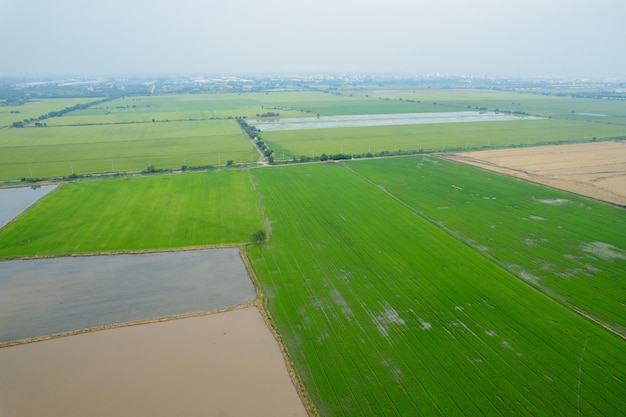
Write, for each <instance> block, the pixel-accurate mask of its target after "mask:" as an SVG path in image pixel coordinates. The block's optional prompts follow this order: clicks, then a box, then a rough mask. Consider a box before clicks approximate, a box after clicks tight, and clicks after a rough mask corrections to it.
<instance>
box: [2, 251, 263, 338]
mask: <svg viewBox="0 0 626 417" xmlns="http://www.w3.org/2000/svg"><path fill="white" fill-rule="evenodd" d="M255 297H256V292H255V289H254V285H253V284H252V281H251V280H250V277H249V275H248V272H247V270H246V267H245V265H244V263H243V261H242V259H241V257H240V254H239V249H238V248H222V249H211V250H196V251H180V252H161V253H146V254H135V255H110V256H87V257H67V258H53V259H34V260H15V261H6V262H0V343H1V342H8V341H13V340H19V339H26V338H36V337H40V336H46V335H52V334H57V333H64V332H71V331H75V330H80V329H85V328H92V327H99V326H106V325H111V324H117V323H126V322H131V321H141V320H149V319H154V318H158V317H167V316H176V315H182V314H189V313H194V312H199V311H209V310H217V309H223V308H227V307H230V306H234V305H239V304H243V303H246V302H248V301H251V300H254V298H255Z"/></svg>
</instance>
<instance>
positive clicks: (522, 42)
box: [0, 0, 626, 79]
mask: <svg viewBox="0 0 626 417" xmlns="http://www.w3.org/2000/svg"><path fill="white" fill-rule="evenodd" d="M625 20H626V1H625V0H524V1H522V0H307V1H303V0H222V1H215V0H208V1H200V0H176V1H172V0H107V1H102V0H0V37H1V40H0V76H3V75H4V76H7V75H44V74H50V75H57V74H75V75H81V74H82V75H104V74H138V73H144V74H145V73H148V74H163V73H194V74H196V73H198V74H208V73H224V72H227V73H260V72H271V73H294V72H298V73H300V72H307V73H308V72H358V73H365V72H393V73H417V74H427V73H431V74H432V73H436V72H440V73H446V74H452V73H454V74H472V75H483V74H484V75H574V76H591V77H604V76H609V77H610V76H617V77H620V78H622V79H626V22H625Z"/></svg>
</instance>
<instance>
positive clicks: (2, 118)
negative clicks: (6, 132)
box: [0, 97, 97, 127]
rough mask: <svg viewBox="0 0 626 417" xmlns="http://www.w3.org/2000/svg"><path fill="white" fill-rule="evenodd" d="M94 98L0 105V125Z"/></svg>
mask: <svg viewBox="0 0 626 417" xmlns="http://www.w3.org/2000/svg"><path fill="white" fill-rule="evenodd" d="M95 100H97V98H84V97H83V98H51V99H38V100H33V101H29V102H27V103H24V104H22V105H19V106H4V105H0V127H5V126H11V125H12V124H13V123H14V122H21V121H24V119H28V120H30V119H31V118H33V119H37V118H38V117H39V116H43V115H44V114H48V113H50V112H53V111H59V110H63V109H65V108H68V107H72V106H74V105H76V104H80V103H88V102H90V101H95ZM16 112H17V113H16ZM42 122H46V123H48V122H49V120H47V119H46V120H42Z"/></svg>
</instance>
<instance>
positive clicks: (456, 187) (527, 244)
mask: <svg viewBox="0 0 626 417" xmlns="http://www.w3.org/2000/svg"><path fill="white" fill-rule="evenodd" d="M350 167H352V169H354V170H355V171H356V172H358V173H359V174H360V175H363V176H364V177H366V178H367V179H368V180H370V181H372V182H374V183H375V184H377V185H378V186H380V187H383V188H384V189H385V190H387V191H388V192H389V193H391V194H392V195H394V196H395V197H396V198H398V199H400V200H401V201H402V202H404V203H405V204H407V205H408V206H410V207H411V208H412V209H413V210H415V211H418V212H419V213H422V214H423V215H424V216H425V217H426V218H428V219H430V220H431V221H432V222H433V223H435V224H438V225H440V226H441V227H443V228H445V229H446V230H448V231H450V232H451V233H452V234H453V235H455V236H456V237H458V238H459V239H461V240H462V241H464V242H466V243H467V244H468V245H470V246H472V247H474V248H476V249H477V250H478V251H479V252H481V253H484V254H485V255H486V256H488V257H489V258H490V259H493V260H495V261H496V262H497V263H499V264H500V265H501V266H502V267H504V268H506V269H508V270H510V271H511V272H512V273H514V274H515V275H517V276H518V277H520V278H522V279H524V280H526V281H527V282H528V283H529V284H532V285H533V286H535V287H537V288H540V289H541V290H542V291H544V292H546V293H547V294H550V295H551V296H553V297H554V298H556V299H558V300H560V301H561V302H563V303H564V304H566V305H570V306H573V307H575V308H578V309H580V310H582V311H584V312H586V313H587V314H590V315H592V316H594V317H596V318H598V319H600V320H601V321H603V322H605V323H607V324H609V325H610V326H612V327H613V328H614V329H616V330H617V331H619V332H621V333H622V335H625V336H626V316H624V295H625V287H624V282H623V281H622V280H621V278H622V277H623V275H624V271H626V235H624V233H623V230H624V229H625V228H626V217H624V212H623V211H622V210H620V209H617V208H614V207H611V206H609V205H606V204H603V203H599V202H595V201H592V200H589V199H586V198H582V197H578V196H576V195H573V194H570V193H567V192H563V191H559V190H554V189H551V188H547V187H543V186H539V185H536V184H532V183H527V182H523V181H519V180H516V179H512V178H509V177H506V176H503V175H498V174H494V173H490V172H486V171H483V170H480V169H476V168H473V167H469V166H465V165H462V164H457V163H453V162H448V161H445V160H441V159H436V158H431V157H411V158H396V159H393V160H377V161H371V162H370V163H366V164H364V163H359V164H351V165H350ZM620 248H621V249H620Z"/></svg>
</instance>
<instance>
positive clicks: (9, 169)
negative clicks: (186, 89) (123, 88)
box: [0, 120, 259, 179]
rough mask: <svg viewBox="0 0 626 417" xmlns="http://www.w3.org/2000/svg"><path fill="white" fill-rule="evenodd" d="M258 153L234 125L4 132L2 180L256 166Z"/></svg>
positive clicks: (209, 122)
mask: <svg viewBox="0 0 626 417" xmlns="http://www.w3.org/2000/svg"><path fill="white" fill-rule="evenodd" d="M258 158H259V154H258V152H257V150H256V149H255V148H254V146H253V145H252V143H250V141H249V140H248V139H247V138H246V136H245V135H244V134H243V132H242V131H241V129H240V128H239V126H238V125H237V123H236V122H235V121H234V120H205V121H194V122H186V123H182V122H163V123H137V124H129V125H124V124H113V125H95V126H72V127H67V126H65V127H47V128H23V129H5V130H0V179H15V178H46V177H52V176H68V175H71V174H73V173H76V174H78V175H82V174H93V173H117V172H127V171H141V170H144V169H146V168H147V167H148V166H150V165H154V166H155V167H156V168H157V169H162V168H170V169H173V168H178V169H180V168H181V166H182V165H187V166H206V165H225V164H226V162H227V161H228V160H232V161H234V162H235V163H251V162H254V163H256V161H257V160H258Z"/></svg>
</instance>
